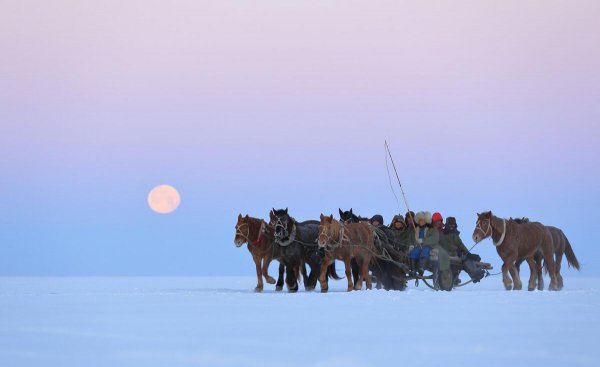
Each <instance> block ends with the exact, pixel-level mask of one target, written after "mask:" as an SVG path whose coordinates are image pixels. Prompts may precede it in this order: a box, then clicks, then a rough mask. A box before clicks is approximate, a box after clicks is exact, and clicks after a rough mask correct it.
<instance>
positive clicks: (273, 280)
mask: <svg viewBox="0 0 600 367" xmlns="http://www.w3.org/2000/svg"><path fill="white" fill-rule="evenodd" d="M267 283H269V284H275V283H277V281H276V280H275V279H273V278H271V277H268V278H267Z"/></svg>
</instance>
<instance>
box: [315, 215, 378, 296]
mask: <svg viewBox="0 0 600 367" xmlns="http://www.w3.org/2000/svg"><path fill="white" fill-rule="evenodd" d="M320 218H321V224H320V225H319V241H318V243H319V247H320V248H324V249H325V258H324V259H323V263H322V264H321V273H320V279H319V280H320V282H321V292H327V290H328V285H327V277H326V272H325V270H326V269H327V267H328V266H329V264H331V263H333V262H334V261H335V260H342V261H343V262H344V265H345V267H346V279H348V291H351V290H352V289H355V290H360V289H362V283H363V280H366V283H367V289H371V287H372V285H371V277H370V276H369V263H370V262H371V257H372V256H373V253H374V246H375V245H374V236H373V231H372V230H371V228H369V225H368V224H365V223H350V224H345V223H342V222H339V221H337V220H335V219H333V215H330V216H328V217H327V216H324V215H323V214H321V217H320ZM353 258H354V259H356V261H357V263H358V264H359V266H360V276H359V278H358V281H357V282H356V284H354V286H353V284H352V274H351V265H350V261H351V260H352V259H353Z"/></svg>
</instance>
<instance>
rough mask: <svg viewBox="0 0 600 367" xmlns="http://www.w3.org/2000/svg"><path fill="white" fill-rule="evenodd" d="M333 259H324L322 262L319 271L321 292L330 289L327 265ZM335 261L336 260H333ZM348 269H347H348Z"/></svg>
mask: <svg viewBox="0 0 600 367" xmlns="http://www.w3.org/2000/svg"><path fill="white" fill-rule="evenodd" d="M330 261H331V260H330V259H328V258H325V259H323V262H322V263H321V271H320V272H319V282H320V283H321V293H325V292H327V290H329V285H328V284H327V267H328V266H329V264H330V263H331V262H330ZM333 261H335V260H333ZM346 271H347V270H346Z"/></svg>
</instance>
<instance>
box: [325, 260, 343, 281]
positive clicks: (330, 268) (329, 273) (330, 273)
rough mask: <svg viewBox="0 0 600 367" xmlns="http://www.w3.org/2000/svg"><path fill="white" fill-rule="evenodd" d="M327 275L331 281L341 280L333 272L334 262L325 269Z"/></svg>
mask: <svg viewBox="0 0 600 367" xmlns="http://www.w3.org/2000/svg"><path fill="white" fill-rule="evenodd" d="M327 275H329V277H330V278H331V279H335V280H340V279H342V278H340V276H339V275H337V273H336V272H335V261H334V262H332V263H331V265H329V266H328V267H327Z"/></svg>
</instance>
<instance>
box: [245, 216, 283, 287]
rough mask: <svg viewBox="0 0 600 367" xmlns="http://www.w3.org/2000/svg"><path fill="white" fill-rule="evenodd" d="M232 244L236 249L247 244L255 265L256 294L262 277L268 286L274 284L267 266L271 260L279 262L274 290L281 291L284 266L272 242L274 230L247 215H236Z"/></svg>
mask: <svg viewBox="0 0 600 367" xmlns="http://www.w3.org/2000/svg"><path fill="white" fill-rule="evenodd" d="M234 243H235V245H236V246H237V247H240V246H242V245H243V244H244V243H247V244H248V251H250V254H251V255H252V260H254V264H255V265H256V277H257V279H258V282H257V284H256V287H255V288H254V290H255V291H257V292H262V290H263V287H264V285H263V279H262V278H263V277H264V278H265V280H266V281H267V283H269V284H275V279H273V278H272V277H271V276H269V264H270V263H271V261H272V260H273V259H276V260H279V261H280V264H279V277H278V278H277V285H276V287H275V290H278V291H280V290H282V289H283V271H284V266H283V263H281V254H280V251H279V247H277V246H276V245H275V242H274V228H273V227H272V226H270V225H268V224H267V223H266V222H265V221H264V220H262V219H259V218H253V217H250V216H248V215H246V216H245V217H242V215H241V214H239V215H238V219H237V223H236V225H235V239H234Z"/></svg>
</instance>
